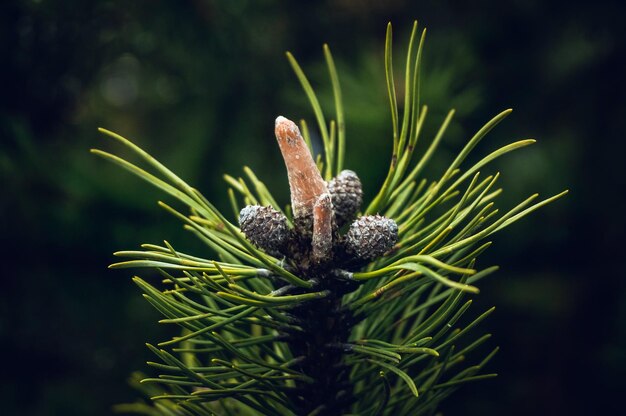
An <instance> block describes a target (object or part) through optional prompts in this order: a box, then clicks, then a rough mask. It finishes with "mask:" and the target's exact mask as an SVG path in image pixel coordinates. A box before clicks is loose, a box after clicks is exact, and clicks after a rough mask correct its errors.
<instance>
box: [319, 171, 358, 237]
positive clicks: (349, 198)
mask: <svg viewBox="0 0 626 416" xmlns="http://www.w3.org/2000/svg"><path fill="white" fill-rule="evenodd" d="M328 191H329V192H330V195H331V198H332V201H333V209H334V211H335V221H336V222H337V226H338V227H341V226H342V225H344V224H346V223H348V222H350V220H352V219H353V218H354V216H355V215H356V213H357V212H359V209H360V208H361V203H362V202H363V189H362V187H361V180H360V179H359V177H358V176H357V174H356V173H354V172H353V171H351V170H343V171H341V173H339V175H337V176H336V177H334V178H333V179H331V180H330V182H328Z"/></svg>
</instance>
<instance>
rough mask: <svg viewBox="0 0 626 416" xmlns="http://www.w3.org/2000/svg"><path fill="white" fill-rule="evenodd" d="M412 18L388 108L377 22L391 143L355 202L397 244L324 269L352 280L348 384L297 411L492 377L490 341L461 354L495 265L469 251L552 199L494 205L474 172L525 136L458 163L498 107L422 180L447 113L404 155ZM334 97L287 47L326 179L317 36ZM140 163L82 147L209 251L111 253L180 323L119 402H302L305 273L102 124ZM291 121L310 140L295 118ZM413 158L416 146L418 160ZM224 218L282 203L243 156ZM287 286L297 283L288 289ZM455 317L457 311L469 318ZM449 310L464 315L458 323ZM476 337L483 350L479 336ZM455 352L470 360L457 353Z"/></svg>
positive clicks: (339, 120)
mask: <svg viewBox="0 0 626 416" xmlns="http://www.w3.org/2000/svg"><path fill="white" fill-rule="evenodd" d="M425 33H426V32H425V30H424V31H421V36H420V34H419V33H418V30H417V23H415V25H414V26H413V31H412V33H411V37H410V41H409V46H408V55H407V58H406V70H405V79H404V85H405V91H404V94H403V96H404V104H403V106H402V116H401V117H400V115H399V111H398V102H397V99H396V92H395V83H394V79H393V74H394V71H393V67H392V35H391V25H389V26H388V28H387V37H386V48H385V49H386V50H385V69H386V76H387V87H388V93H389V103H390V109H391V119H392V132H393V133H392V134H393V151H392V155H391V162H390V165H389V171H388V174H387V176H386V178H385V179H384V182H383V184H382V186H381V188H380V190H379V191H378V193H377V194H376V196H375V197H374V198H373V199H372V200H371V201H370V202H369V205H367V206H366V208H365V209H364V212H363V214H377V213H380V214H381V215H384V216H386V217H388V218H393V219H394V220H395V221H396V223H397V224H398V242H397V243H396V244H395V246H394V248H393V249H392V250H391V251H390V252H388V253H387V254H386V255H385V256H383V257H381V258H379V259H376V260H374V261H372V262H370V263H369V264H367V265H366V266H365V267H363V268H361V269H359V270H351V271H346V270H338V271H337V272H336V273H335V274H334V277H333V278H336V279H344V280H346V281H349V282H350V283H351V284H353V286H352V287H353V288H354V290H352V291H350V292H349V293H347V294H345V295H343V297H342V298H341V309H342V311H344V312H347V313H348V314H349V316H350V317H351V321H350V322H351V326H350V327H349V328H348V332H347V333H348V337H347V338H346V339H345V340H343V342H342V343H341V344H340V345H334V346H333V348H335V349H338V350H339V352H340V355H341V365H342V366H343V367H344V368H345V369H346V370H345V379H346V380H348V385H345V383H344V384H342V385H338V387H337V394H338V396H341V395H342V394H343V395H344V396H345V397H348V398H349V400H347V401H345V402H344V408H342V409H330V408H328V405H326V404H324V403H320V404H319V406H317V407H316V408H315V409H309V410H310V411H307V412H308V415H309V416H313V415H329V414H352V415H422V414H424V415H427V414H433V413H434V412H435V411H436V409H437V408H438V405H439V403H440V402H441V401H442V400H443V399H445V398H446V397H448V396H449V395H450V394H451V393H452V392H454V391H455V390H456V389H457V388H458V387H459V386H460V385H462V384H463V383H467V382H470V381H475V380H481V379H486V378H491V377H494V376H495V374H491V373H488V372H486V371H485V366H486V364H487V363H488V362H489V360H490V359H491V358H492V357H493V356H494V354H495V353H496V352H497V348H494V349H493V350H492V351H491V352H489V353H487V354H486V355H485V356H482V357H480V358H479V359H472V360H469V359H466V357H467V356H468V354H469V353H470V352H472V351H474V350H476V349H477V348H478V347H479V346H481V345H482V344H484V343H485V342H486V341H487V340H488V339H489V338H490V335H489V334H484V333H481V331H480V328H479V324H480V323H481V321H483V320H484V319H485V318H487V317H488V316H489V315H490V314H491V313H492V312H493V308H492V309H489V310H486V311H481V312H479V313H475V312H474V313H468V312H469V311H470V306H471V304H472V300H471V299H469V297H470V296H471V295H473V294H476V293H478V288H477V286H476V284H477V283H478V282H479V281H480V280H481V279H482V278H484V277H485V276H487V275H489V274H491V273H493V272H495V271H496V270H497V267H495V266H494V267H487V268H480V269H479V268H478V267H477V258H478V256H479V255H480V254H481V253H482V252H483V251H485V250H486V249H487V248H488V247H489V246H490V244H491V242H490V241H488V239H489V237H490V236H491V235H492V234H494V233H496V232H498V231H500V230H502V229H504V228H506V227H507V226H509V225H510V224H512V223H514V222H516V221H517V220H519V219H521V218H522V217H524V216H526V215H528V214H529V213H531V212H533V211H534V210H536V209H538V208H540V207H542V206H543V205H546V204H548V203H550V202H551V201H554V200H555V199H557V198H559V197H561V196H562V195H564V194H565V192H563V193H561V194H558V195H556V196H553V197H551V198H548V199H545V200H543V201H541V202H536V201H535V200H536V198H537V195H532V196H530V197H529V198H527V199H526V200H524V201H523V202H521V203H520V204H518V205H517V206H515V207H514V208H513V209H511V210H509V211H508V212H505V213H500V212H499V210H498V209H497V208H496V200H497V197H498V196H499V194H500V193H501V189H498V188H497V185H496V182H497V180H498V176H499V175H498V174H497V173H496V174H494V175H488V176H486V175H484V174H482V173H481V169H483V168H484V167H485V166H486V165H487V164H489V163H490V162H491V161H493V160H494V159H496V158H498V157H500V156H503V155H505V154H506V153H508V152H511V151H513V150H517V149H520V148H522V147H526V146H528V145H530V144H532V143H533V142H534V140H521V141H517V142H514V143H511V144H509V145H507V146H504V147H502V148H500V149H497V150H495V151H493V152H492V153H490V154H488V155H486V156H485V157H483V158H482V159H480V160H479V161H478V162H477V163H475V164H473V165H471V166H464V162H465V160H466V158H467V157H468V155H469V154H470V152H471V151H472V150H473V149H474V148H475V147H476V145H477V144H478V143H479V142H480V141H481V140H482V139H483V138H484V137H485V135H486V134H487V133H488V132H489V131H490V130H491V129H493V128H494V127H495V126H496V125H497V124H498V123H500V122H501V121H502V120H503V119H504V118H505V117H506V116H507V115H508V114H509V113H510V110H506V111H503V112H502V113H500V114H498V115H496V116H495V117H494V118H493V119H491V120H490V121H489V122H487V123H486V124H485V125H484V126H483V127H482V128H480V129H479V130H478V131H477V132H476V133H475V134H474V135H473V137H471V138H470V139H469V141H467V142H466V144H465V146H464V147H463V148H462V149H461V151H460V152H459V153H458V155H457V156H456V158H455V159H454V160H453V161H452V163H451V164H450V165H449V166H448V168H447V169H446V170H445V171H444V172H443V173H442V174H441V176H440V177H437V178H435V179H427V178H425V177H423V172H424V168H425V167H426V166H427V164H428V162H429V160H431V158H432V156H433V154H434V153H435V151H436V149H437V147H438V145H439V143H440V142H441V140H442V138H443V136H444V134H445V132H446V128H447V127H448V125H449V124H450V122H451V120H452V117H453V113H454V112H453V111H451V112H450V113H449V114H448V115H447V117H446V118H445V120H444V121H443V123H442V124H441V127H440V128H439V130H438V132H437V133H436V135H435V136H434V138H432V140H431V141H430V144H429V145H428V146H427V149H426V151H425V152H424V153H423V154H421V155H416V154H414V150H415V148H416V144H417V142H418V139H419V138H420V133H421V132H422V128H423V126H424V123H425V121H426V117H427V107H426V106H421V105H420V102H419V89H420V63H421V59H422V50H423V45H424V38H425ZM323 51H324V56H325V60H326V63H327V66H328V71H329V74H330V82H331V84H332V88H333V92H334V98H335V108H334V110H335V111H334V112H335V119H333V120H330V121H327V119H326V117H325V115H324V112H323V110H322V107H321V105H320V103H319V101H318V99H317V97H316V94H315V92H314V91H313V89H312V87H311V85H310V83H309V81H308V80H307V77H306V76H305V74H304V72H303V71H302V69H301V68H300V66H299V65H298V63H297V62H296V60H295V59H294V58H293V56H292V55H291V54H289V53H288V54H287V57H288V60H289V62H290V64H291V66H292V67H293V69H294V71H295V74H296V76H297V78H298V79H299V81H300V83H301V85H302V87H303V89H304V92H305V93H306V96H307V97H308V99H309V101H310V103H311V105H312V109H313V113H314V115H315V119H316V122H317V127H318V129H319V136H320V137H321V140H322V143H323V148H324V152H323V155H320V156H319V157H318V158H317V164H318V166H319V168H320V172H321V173H322V176H323V177H324V179H326V180H329V179H330V178H332V177H333V176H334V175H336V174H338V173H339V172H341V171H342V170H343V168H344V166H343V164H344V156H345V144H346V134H345V122H344V111H343V105H342V96H341V88H340V83H339V77H338V75H337V71H336V69H335V64H334V62H333V58H332V55H331V53H330V50H329V48H328V46H327V45H324V48H323ZM101 131H102V132H103V133H104V134H106V135H107V136H108V137H110V138H112V139H114V140H115V141H117V142H118V143H119V144H120V145H122V146H123V147H125V149H126V151H130V152H131V154H132V155H133V156H136V159H137V160H138V161H139V162H138V163H137V164H135V163H131V162H129V161H127V160H126V159H124V158H121V157H118V156H116V155H113V154H111V153H107V152H104V151H101V150H92V152H93V153H95V154H97V155H98V156H101V157H103V158H104V159H106V160H108V161H110V162H113V163H114V164H116V165H118V166H120V167H122V168H123V169H126V170H128V171H129V172H131V173H132V174H134V175H136V176H138V177H139V178H141V179H143V180H145V181H146V182H148V183H149V184H150V185H152V186H154V187H156V188H158V189H160V190H161V191H163V192H164V193H165V194H168V195H169V196H170V197H173V198H174V199H175V200H177V201H178V202H179V203H181V204H182V206H183V209H180V208H175V207H173V206H170V205H167V204H166V203H164V202H159V205H160V206H161V207H162V208H164V209H165V210H167V211H168V212H170V213H171V214H172V215H173V216H174V217H176V218H178V219H179V220H180V221H181V222H182V223H183V224H184V227H185V228H186V229H187V230H189V231H190V232H191V233H192V234H193V235H194V236H195V237H196V238H198V239H199V240H200V241H202V242H203V243H205V244H206V246H207V247H208V249H210V252H211V256H212V257H213V258H205V257H199V256H195V255H191V254H186V253H182V252H180V251H177V250H176V249H175V247H173V246H172V245H171V244H170V243H168V242H167V241H166V242H164V243H163V245H155V244H144V245H142V250H138V251H121V252H117V253H115V255H116V256H119V257H122V258H123V261H121V262H118V263H115V264H113V265H112V266H111V268H114V269H125V268H134V269H136V268H148V269H151V270H156V271H158V273H160V274H161V275H162V280H161V281H155V282H151V283H149V282H147V281H146V280H143V279H142V278H140V277H134V278H133V280H134V282H135V283H136V284H137V286H139V288H140V289H141V290H142V291H143V293H144V295H143V296H144V297H145V299H146V300H147V301H148V302H149V303H150V304H151V305H152V306H154V308H156V309H157V310H158V311H159V312H161V313H162V314H163V316H164V319H162V320H161V321H160V322H161V323H166V324H174V325H178V326H180V327H181V328H182V331H181V333H180V336H177V337H174V338H172V339H169V340H166V341H163V342H160V343H158V344H156V345H152V344H148V348H149V349H150V350H151V351H152V352H153V353H154V356H155V358H156V359H155V361H154V362H149V363H148V365H149V366H150V367H151V368H152V370H151V372H152V373H153V374H157V375H156V376H154V377H147V376H143V375H139V374H137V375H136V377H135V378H136V380H135V381H137V383H138V384H139V383H140V384H141V389H142V390H143V391H144V392H145V393H146V394H147V395H148V396H149V397H150V398H151V399H152V400H151V401H148V402H144V401H141V402H137V403H134V404H125V405H120V406H118V407H117V410H118V411H121V412H130V413H140V414H147V415H214V414H216V415H261V414H262V415H291V414H301V413H300V412H301V411H302V410H301V409H302V407H301V405H300V404H299V403H298V397H299V395H300V394H301V393H302V391H303V390H306V389H307V386H309V385H311V386H312V385H314V384H315V380H313V379H312V377H311V375H310V374H306V373H303V372H302V371H301V368H302V366H301V364H302V362H303V361H306V360H307V357H305V356H295V355H294V353H293V349H292V348H290V346H291V345H290V342H291V341H290V340H291V339H292V336H297V334H298V333H299V331H301V326H300V323H299V322H298V320H297V319H294V317H293V316H292V314H291V313H290V311H291V310H293V309H294V308H302V307H306V305H307V304H308V303H314V302H316V301H318V300H320V299H323V298H324V297H326V296H329V293H328V291H319V290H316V289H315V287H314V283H313V282H311V281H310V280H307V279H306V278H304V277H303V276H298V275H297V273H296V272H295V270H297V267H294V265H292V264H289V259H281V258H275V257H272V256H271V255H269V254H267V253H266V252H264V251H262V250H260V249H259V248H257V247H255V246H254V245H253V244H251V243H250V242H249V241H248V240H246V238H245V236H244V235H243V234H242V233H241V232H240V230H239V228H238V226H237V223H236V220H234V221H233V218H232V217H231V218H227V216H226V215H225V214H223V213H221V212H220V211H218V210H217V209H216V208H215V206H214V205H213V204H212V203H211V202H210V201H208V200H207V199H206V198H205V197H204V196H203V195H202V194H201V193H200V192H199V191H198V190H197V189H195V188H193V187H192V186H190V185H188V184H187V183H186V182H185V181H184V180H182V179H181V178H180V177H178V176H177V175H176V174H175V173H173V172H172V171H170V170H169V169H168V168H167V167H165V166H164V165H162V164H161V163H159V162H158V161H157V160H156V159H155V158H153V157H152V156H151V155H150V154H148V153H147V152H146V151H144V150H142V149H141V148H139V147H138V146H136V145H135V144H133V143H132V142H131V141H129V140H127V139H125V138H123V137H121V136H119V135H117V134H115V133H113V132H110V131H107V130H104V129H102V130H101ZM301 131H302V133H303V137H304V139H305V140H306V141H307V144H309V145H310V143H311V134H310V132H309V127H308V126H307V124H306V123H305V122H304V121H301ZM418 156H419V157H418ZM226 181H227V183H228V184H229V186H230V189H229V190H228V196H229V200H230V203H231V205H232V209H233V213H234V215H235V217H234V218H237V215H238V214H239V211H240V210H241V208H242V207H243V206H245V205H254V204H257V205H264V206H271V207H273V208H274V209H276V210H278V211H281V212H284V213H285V214H286V215H287V218H291V216H290V215H291V214H290V208H289V207H281V206H280V205H279V204H278V203H277V202H276V199H275V198H274V197H273V196H272V194H271V193H270V191H269V190H268V188H267V187H266V186H265V184H264V183H263V182H262V181H261V180H260V179H259V178H258V177H257V176H256V175H255V174H254V173H253V172H252V170H250V169H249V168H244V175H243V176H242V177H239V178H235V177H231V176H226ZM285 287H292V288H293V287H296V288H300V289H301V290H299V291H298V292H297V294H286V293H288V292H287V291H286V290H284V288H285ZM466 315H471V316H470V317H468V316H466ZM461 323H462V324H461ZM481 350H482V349H481ZM468 361H469V363H468Z"/></svg>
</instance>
